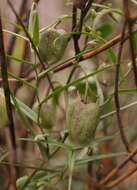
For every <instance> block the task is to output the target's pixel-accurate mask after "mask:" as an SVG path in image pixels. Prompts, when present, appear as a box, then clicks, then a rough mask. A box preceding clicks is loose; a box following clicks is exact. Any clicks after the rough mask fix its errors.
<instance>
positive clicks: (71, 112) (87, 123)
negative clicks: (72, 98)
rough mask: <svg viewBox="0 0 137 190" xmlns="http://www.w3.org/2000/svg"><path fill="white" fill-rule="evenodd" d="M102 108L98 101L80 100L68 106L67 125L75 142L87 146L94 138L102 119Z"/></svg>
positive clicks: (71, 138) (70, 136)
mask: <svg viewBox="0 0 137 190" xmlns="http://www.w3.org/2000/svg"><path fill="white" fill-rule="evenodd" d="M100 113H101V108H100V107H99V105H98V104H97V103H88V104H85V103H83V102H81V101H80V100H78V101H76V102H74V103H72V104H71V105H69V107H68V112H67V127H68V131H69V139H70V141H71V142H72V143H73V144H76V145H79V146H86V145H89V144H90V143H91V141H92V140H93V139H94V136H95V132H96V128H97V126H98V124H99V121H100Z"/></svg>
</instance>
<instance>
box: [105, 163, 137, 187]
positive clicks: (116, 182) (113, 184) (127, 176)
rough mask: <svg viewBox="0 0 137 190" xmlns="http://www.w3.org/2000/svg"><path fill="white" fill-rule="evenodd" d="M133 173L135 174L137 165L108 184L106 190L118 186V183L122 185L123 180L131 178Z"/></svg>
mask: <svg viewBox="0 0 137 190" xmlns="http://www.w3.org/2000/svg"><path fill="white" fill-rule="evenodd" d="M135 172H137V165H135V166H134V167H133V168H132V169H131V170H130V171H129V172H127V173H126V174H124V175H122V176H120V177H119V178H118V179H116V180H114V181H112V182H110V183H109V184H108V185H107V186H106V187H107V188H109V189H110V188H113V187H115V186H117V185H119V184H120V183H122V182H123V181H124V180H126V179H127V178H129V177H130V176H132V175H133V174H134V173H135Z"/></svg>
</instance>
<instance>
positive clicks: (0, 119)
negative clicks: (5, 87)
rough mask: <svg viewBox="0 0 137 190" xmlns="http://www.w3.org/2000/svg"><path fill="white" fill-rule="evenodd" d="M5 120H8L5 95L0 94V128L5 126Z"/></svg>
mask: <svg viewBox="0 0 137 190" xmlns="http://www.w3.org/2000/svg"><path fill="white" fill-rule="evenodd" d="M0 90H1V89H0ZM7 122H8V116H7V110H6V103H5V97H4V95H1V94H0V128H3V127H5V126H6V125H7Z"/></svg>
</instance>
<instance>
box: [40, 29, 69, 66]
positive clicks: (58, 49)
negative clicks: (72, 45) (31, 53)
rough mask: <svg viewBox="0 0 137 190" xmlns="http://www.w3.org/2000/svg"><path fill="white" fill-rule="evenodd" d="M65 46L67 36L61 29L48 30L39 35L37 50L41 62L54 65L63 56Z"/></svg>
mask: <svg viewBox="0 0 137 190" xmlns="http://www.w3.org/2000/svg"><path fill="white" fill-rule="evenodd" d="M67 44H68V35H66V32H65V31H64V30H63V29H54V28H50V29H48V30H45V31H43V32H42V33H41V37H40V43H39V46H38V49H39V52H40V55H41V57H42V59H43V61H45V62H48V63H49V64H54V63H56V62H58V61H59V60H60V59H61V58H62V56H63V55H64V52H65V49H66V47H67Z"/></svg>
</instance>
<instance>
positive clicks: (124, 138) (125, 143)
mask: <svg viewBox="0 0 137 190" xmlns="http://www.w3.org/2000/svg"><path fill="white" fill-rule="evenodd" d="M125 29H126V22H125V23H124V25H123V29H122V35H121V41H120V46H119V52H118V60H117V64H116V74H115V90H114V98H115V107H116V115H117V121H118V127H119V130H120V135H121V140H122V142H123V144H124V146H125V148H126V150H127V151H128V152H130V149H129V145H128V142H127V139H126V136H125V133H124V126H123V123H122V119H121V113H120V102H119V93H118V91H119V72H120V62H121V55H122V49H123V43H124V41H123V39H124V36H125Z"/></svg>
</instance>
